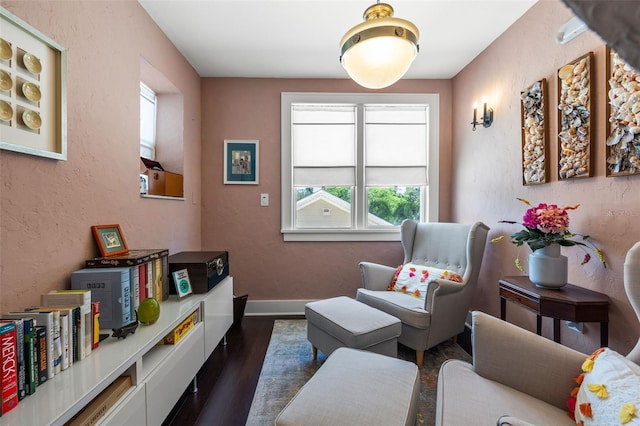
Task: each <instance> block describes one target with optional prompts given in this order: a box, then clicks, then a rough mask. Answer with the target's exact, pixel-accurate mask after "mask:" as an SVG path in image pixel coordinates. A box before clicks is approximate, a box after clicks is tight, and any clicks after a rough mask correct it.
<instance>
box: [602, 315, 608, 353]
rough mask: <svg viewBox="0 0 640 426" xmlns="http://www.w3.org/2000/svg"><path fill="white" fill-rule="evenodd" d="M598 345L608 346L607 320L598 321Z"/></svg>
mask: <svg viewBox="0 0 640 426" xmlns="http://www.w3.org/2000/svg"><path fill="white" fill-rule="evenodd" d="M600 346H601V347H603V348H604V347H607V346H609V321H602V322H601V323H600Z"/></svg>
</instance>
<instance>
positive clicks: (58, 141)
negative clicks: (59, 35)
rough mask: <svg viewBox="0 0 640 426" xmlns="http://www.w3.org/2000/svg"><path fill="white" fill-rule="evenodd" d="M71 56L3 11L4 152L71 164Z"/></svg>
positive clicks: (0, 139)
mask: <svg viewBox="0 0 640 426" xmlns="http://www.w3.org/2000/svg"><path fill="white" fill-rule="evenodd" d="M66 67H67V50H66V49H65V48H64V47H62V46H61V45H59V44H58V43H56V42H55V41H53V40H52V39H50V38H49V37H47V36H46V35H44V34H43V33H41V32H40V31H38V30H37V29H35V28H33V27H32V26H31V25H29V24H28V23H26V22H24V21H23V20H21V19H20V18H18V17H17V16H14V15H13V14H11V13H10V12H9V11H7V10H6V9H3V8H2V7H0V71H1V73H0V74H2V78H3V80H4V83H5V86H6V87H4V90H0V110H1V114H0V115H1V117H2V118H0V149H4V150H8V151H14V152H20V153H24V154H30V155H36V156H40V157H47V158H52V159H55V160H66V159H67V99H66V96H67V94H66V92H67V88H66V73H67V71H66Z"/></svg>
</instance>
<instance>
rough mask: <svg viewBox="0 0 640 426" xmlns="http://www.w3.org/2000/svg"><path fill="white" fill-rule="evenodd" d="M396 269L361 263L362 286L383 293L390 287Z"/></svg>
mask: <svg viewBox="0 0 640 426" xmlns="http://www.w3.org/2000/svg"><path fill="white" fill-rule="evenodd" d="M395 272H396V268H392V267H390V266H385V265H380V264H377V263H371V262H360V273H361V275H362V286H363V287H364V288H366V289H367V290H377V291H383V290H386V289H387V288H388V287H389V284H391V280H392V279H393V275H394V274H395Z"/></svg>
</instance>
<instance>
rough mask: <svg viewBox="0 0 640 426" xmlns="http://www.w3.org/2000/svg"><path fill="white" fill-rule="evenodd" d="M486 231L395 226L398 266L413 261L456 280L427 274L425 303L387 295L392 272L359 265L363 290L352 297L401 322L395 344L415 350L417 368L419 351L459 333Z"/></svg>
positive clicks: (459, 226)
mask: <svg viewBox="0 0 640 426" xmlns="http://www.w3.org/2000/svg"><path fill="white" fill-rule="evenodd" d="M488 231H489V228H488V227H487V226H486V225H485V224H483V223H482V222H476V223H475V224H473V225H467V224H457V223H417V222H415V221H412V220H405V221H404V222H403V223H402V225H401V227H400V237H401V243H402V248H403V250H404V262H403V264H407V263H412V264H415V265H422V266H425V267H428V268H437V269H439V270H446V271H449V272H452V273H455V274H457V275H458V278H457V279H458V280H459V281H461V282H455V281H450V280H447V279H441V278H438V277H435V276H434V275H432V276H430V277H429V279H428V284H427V286H426V294H424V299H421V298H416V297H413V296H412V295H409V294H404V293H401V292H397V291H388V290H387V289H388V287H389V285H390V284H391V281H392V279H393V278H394V276H395V274H396V271H397V268H395V267H390V266H385V265H379V264H375V263H371V262H361V263H360V271H361V274H362V284H363V288H359V289H358V292H357V294H356V299H357V300H358V301H360V302H362V303H365V304H367V305H369V306H372V307H374V308H376V309H379V310H381V311H384V312H386V313H388V314H390V315H393V316H395V317H396V318H398V319H399V320H400V321H401V322H402V332H401V334H400V337H399V338H398V341H399V342H400V343H402V344H403V345H405V346H408V347H410V348H412V349H415V351H416V364H417V365H418V367H422V362H423V359H424V351H425V350H427V349H429V348H432V347H433V346H435V345H437V344H439V343H441V342H443V341H445V340H447V339H449V338H451V337H454V336H457V335H458V334H460V333H461V332H462V331H463V330H464V324H465V320H466V318H467V313H468V311H469V309H470V307H471V301H472V299H473V294H474V291H475V288H476V284H477V281H478V273H479V272H480V264H481V263H482V256H483V255H484V248H485V244H486V241H487V233H488Z"/></svg>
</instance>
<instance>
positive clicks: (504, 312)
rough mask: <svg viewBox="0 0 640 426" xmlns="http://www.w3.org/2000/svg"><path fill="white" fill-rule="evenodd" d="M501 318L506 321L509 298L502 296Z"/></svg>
mask: <svg viewBox="0 0 640 426" xmlns="http://www.w3.org/2000/svg"><path fill="white" fill-rule="evenodd" d="M500 319H501V320H502V321H505V320H506V319H507V299H505V298H504V297H500Z"/></svg>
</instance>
